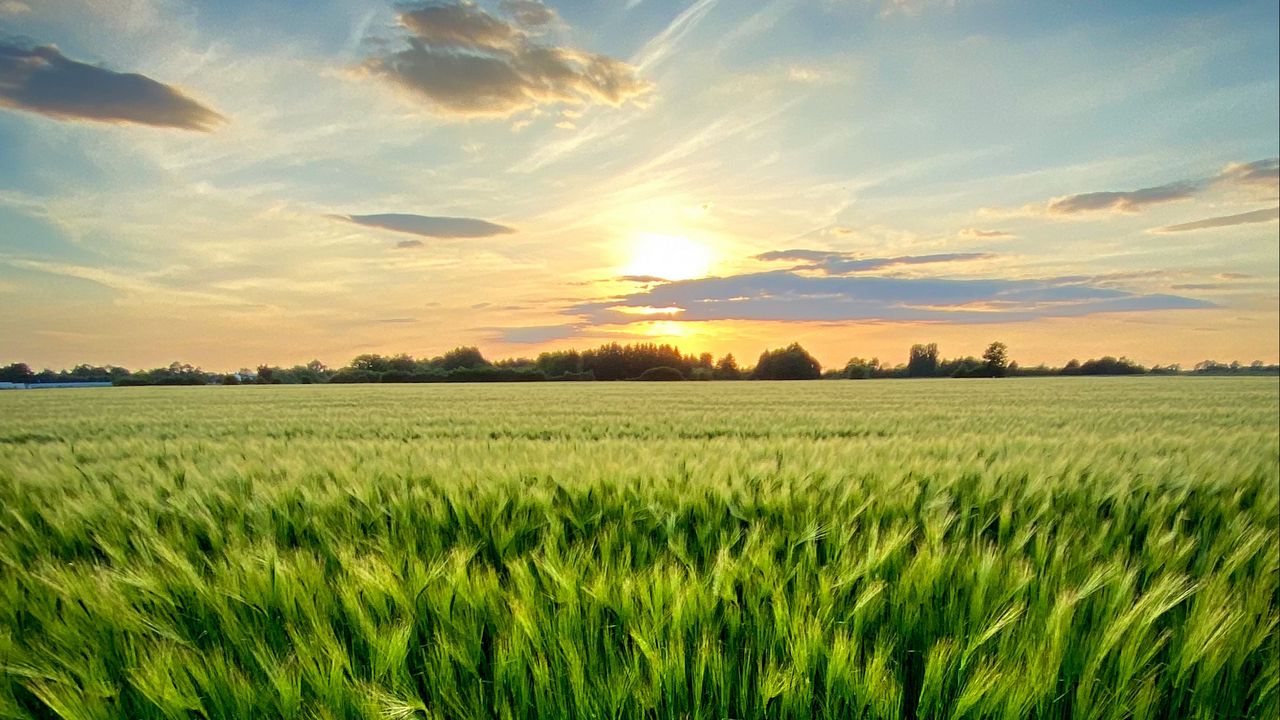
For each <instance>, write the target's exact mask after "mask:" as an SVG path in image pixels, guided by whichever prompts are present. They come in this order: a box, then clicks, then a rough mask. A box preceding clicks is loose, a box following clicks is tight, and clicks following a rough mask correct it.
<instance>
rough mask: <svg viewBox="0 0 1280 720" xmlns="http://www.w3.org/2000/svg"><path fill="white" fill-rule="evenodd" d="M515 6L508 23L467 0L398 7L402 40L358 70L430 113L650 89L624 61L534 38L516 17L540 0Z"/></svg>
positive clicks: (472, 112)
mask: <svg viewBox="0 0 1280 720" xmlns="http://www.w3.org/2000/svg"><path fill="white" fill-rule="evenodd" d="M515 5H517V6H518V7H516V8H514V9H513V10H512V14H513V15H514V17H515V23H513V22H509V21H507V20H505V19H502V18H498V17H495V16H493V15H490V14H489V13H487V12H485V11H484V10H481V9H480V8H478V7H476V6H474V5H470V4H421V5H414V6H406V7H403V8H401V10H400V13H399V19H400V25H401V26H402V27H403V28H404V29H405V30H406V31H408V33H409V37H408V39H407V45H408V47H406V48H404V49H402V50H400V51H398V52H393V53H390V54H385V55H381V56H376V57H372V58H369V59H368V60H367V61H366V62H365V63H364V66H363V67H364V70H365V71H366V72H368V73H369V74H371V75H374V76H377V77H381V78H383V79H384V80H386V81H388V82H390V83H392V84H394V85H396V86H398V87H400V88H402V89H405V90H407V91H409V92H410V93H411V94H413V95H415V96H417V97H420V98H422V99H424V100H427V101H428V102H429V103H430V104H431V106H432V107H433V108H434V109H435V110H436V111H437V112H440V113H443V114H451V115H457V116H463V117H470V116H509V115H512V114H514V113H516V112H519V111H521V110H527V109H530V108H534V107H536V106H539V105H548V104H554V103H570V104H582V103H590V102H597V103H603V104H606V105H611V106H614V107H617V106H619V105H621V104H623V103H625V102H627V101H628V100H634V99H638V98H640V97H642V96H644V95H645V94H647V93H648V92H649V91H650V89H651V85H650V83H648V82H646V81H644V80H642V79H641V78H640V77H639V75H638V74H637V71H636V69H635V68H634V67H632V66H631V65H628V64H627V63H624V62H622V61H620V60H616V59H614V58H611V57H608V56H606V55H601V54H598V53H592V52H588V51H585V50H578V49H575V48H569V47H557V46H554V45H549V44H544V43H540V42H537V41H535V40H534V39H533V38H532V37H531V36H530V35H529V33H528V32H526V31H525V29H523V28H522V27H521V26H520V24H523V23H524V22H525V21H527V20H529V19H537V18H536V17H535V15H536V11H535V10H534V9H533V6H534V5H540V3H534V2H519V3H515ZM548 11H549V10H548ZM522 17H523V18H525V20H521V18H522Z"/></svg>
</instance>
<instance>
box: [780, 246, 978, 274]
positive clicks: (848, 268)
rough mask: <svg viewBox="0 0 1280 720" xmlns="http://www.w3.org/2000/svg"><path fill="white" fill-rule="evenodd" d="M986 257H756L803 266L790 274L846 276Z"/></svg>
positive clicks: (791, 253) (802, 253)
mask: <svg viewBox="0 0 1280 720" xmlns="http://www.w3.org/2000/svg"><path fill="white" fill-rule="evenodd" d="M991 257H993V256H992V255H990V254H988V253H939V254H935V255H902V256H899V257H888V258H864V257H859V256H858V255H857V254H855V253H846V252H829V251H824V250H799V249H797V250H772V251H770V252H766V253H761V254H759V255H756V256H755V259H756V260H763V261H765V262H774V261H780V260H781V261H787V262H798V263H802V264H801V265H797V266H796V267H793V268H791V269H792V270H816V271H818V272H822V273H824V274H826V275H847V274H849V273H858V272H869V271H872V270H883V269H885V268H890V267H895V266H901V265H929V264H933V263H947V262H964V261H970V260H987V259H990V258H991Z"/></svg>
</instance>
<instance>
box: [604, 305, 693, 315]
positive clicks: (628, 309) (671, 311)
mask: <svg viewBox="0 0 1280 720" xmlns="http://www.w3.org/2000/svg"><path fill="white" fill-rule="evenodd" d="M612 309H613V310H617V311H618V312H620V313H622V314H623V315H677V314H679V313H682V312H684V308H682V307H676V306H674V305H672V306H671V307H650V306H648V305H619V306H617V307H615V308H612Z"/></svg>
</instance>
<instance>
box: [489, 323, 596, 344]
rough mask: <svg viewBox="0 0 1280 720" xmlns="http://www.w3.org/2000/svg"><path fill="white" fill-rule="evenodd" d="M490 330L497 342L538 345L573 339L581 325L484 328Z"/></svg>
mask: <svg viewBox="0 0 1280 720" xmlns="http://www.w3.org/2000/svg"><path fill="white" fill-rule="evenodd" d="M486 329H487V330H490V331H491V332H492V333H493V334H492V336H491V337H492V338H493V339H494V340H497V341H498V342H504V343H512V344H516V345H525V344H528V345H536V344H538V343H545V342H550V341H552V340H563V339H565V338H570V337H573V336H574V335H577V334H578V331H579V330H581V329H582V325H581V324H579V323H574V324H570V325H532V326H528V327H506V328H486Z"/></svg>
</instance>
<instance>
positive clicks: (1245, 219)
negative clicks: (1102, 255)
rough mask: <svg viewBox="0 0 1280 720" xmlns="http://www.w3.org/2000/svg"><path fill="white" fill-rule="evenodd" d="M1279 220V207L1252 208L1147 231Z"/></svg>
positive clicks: (1173, 231)
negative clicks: (1248, 210)
mask: <svg viewBox="0 0 1280 720" xmlns="http://www.w3.org/2000/svg"><path fill="white" fill-rule="evenodd" d="M1276 220H1280V207H1274V208H1269V209H1266V210H1253V211H1251V212H1244V213H1237V214H1235V215H1221V216H1219V217H1211V218H1205V219H1203V220H1196V221H1194V222H1188V223H1181V224H1179V225H1166V226H1164V227H1159V228H1153V229H1152V230H1150V231H1149V232H1153V233H1161V234H1163V233H1179V232H1189V231H1192V230H1204V229H1207V228H1219V227H1230V226H1232V225H1247V224H1249V223H1263V222H1275V221H1276Z"/></svg>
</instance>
